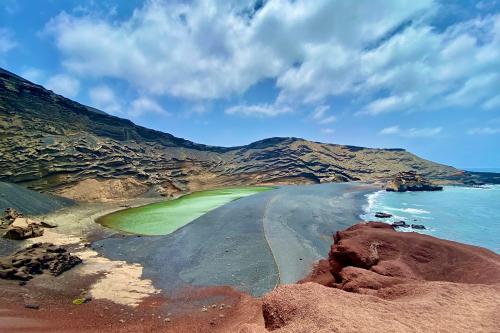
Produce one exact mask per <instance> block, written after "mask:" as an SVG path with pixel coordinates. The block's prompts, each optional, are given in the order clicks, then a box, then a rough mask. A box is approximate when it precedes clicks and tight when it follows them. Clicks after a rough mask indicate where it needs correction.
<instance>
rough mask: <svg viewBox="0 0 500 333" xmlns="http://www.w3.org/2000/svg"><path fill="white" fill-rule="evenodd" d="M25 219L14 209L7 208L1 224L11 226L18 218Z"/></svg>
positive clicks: (0, 219) (0, 221) (0, 220)
mask: <svg viewBox="0 0 500 333" xmlns="http://www.w3.org/2000/svg"><path fill="white" fill-rule="evenodd" d="M19 217H23V214H21V213H20V212H18V211H17V210H15V209H14V208H10V207H9V208H5V210H4V212H3V215H2V217H1V218H0V224H11V223H12V222H14V221H15V220H16V219H17V218H19Z"/></svg>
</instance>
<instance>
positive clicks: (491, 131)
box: [467, 127, 500, 135]
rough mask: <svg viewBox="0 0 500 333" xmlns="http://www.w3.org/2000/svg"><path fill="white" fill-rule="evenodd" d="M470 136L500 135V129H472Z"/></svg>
mask: <svg viewBox="0 0 500 333" xmlns="http://www.w3.org/2000/svg"><path fill="white" fill-rule="evenodd" d="M467 133H468V134H470V135H477V134H479V135H493V134H498V133H500V128H493V127H477V128H471V129H470V130H469V131H468V132H467Z"/></svg>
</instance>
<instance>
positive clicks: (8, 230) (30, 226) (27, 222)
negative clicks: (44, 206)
mask: <svg viewBox="0 0 500 333" xmlns="http://www.w3.org/2000/svg"><path fill="white" fill-rule="evenodd" d="M55 227H56V225H54V224H52V223H48V222H44V221H36V220H33V219H30V218H27V217H24V216H23V214H22V213H20V212H18V211H17V210H15V209H14V208H7V209H5V211H4V215H3V216H2V217H1V218H0V234H2V233H3V237H4V238H7V239H12V240H22V239H27V238H34V237H40V236H42V235H43V229H44V228H55Z"/></svg>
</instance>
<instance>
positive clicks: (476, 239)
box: [361, 185, 500, 253]
mask: <svg viewBox="0 0 500 333" xmlns="http://www.w3.org/2000/svg"><path fill="white" fill-rule="evenodd" d="M367 198H368V203H367V205H366V206H365V207H364V211H365V213H364V214H363V215H362V216H361V218H362V219H363V220H366V221H383V222H387V223H392V222H394V221H400V220H405V221H406V223H410V224H411V223H414V224H423V225H424V226H425V227H426V228H427V229H426V230H418V231H417V230H414V229H411V228H407V229H406V228H405V229H403V231H417V232H420V233H423V234H428V235H431V236H435V237H439V238H443V239H448V240H453V241H457V242H461V243H466V244H471V245H476V246H481V247H485V248H487V249H490V250H492V251H494V252H496V253H500V185H487V186H482V187H462V186H445V187H444V190H443V191H436V192H404V193H396V192H386V191H378V192H375V193H372V194H368V195H367ZM376 212H387V213H390V214H392V215H393V217H392V218H389V219H378V218H376V217H375V213H376Z"/></svg>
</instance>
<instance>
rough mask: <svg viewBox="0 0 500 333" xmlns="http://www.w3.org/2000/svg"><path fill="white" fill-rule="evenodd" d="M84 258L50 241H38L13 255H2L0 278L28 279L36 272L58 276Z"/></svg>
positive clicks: (0, 259) (0, 258)
mask: <svg viewBox="0 0 500 333" xmlns="http://www.w3.org/2000/svg"><path fill="white" fill-rule="evenodd" d="M81 262H82V260H81V259H80V258H78V257H76V256H73V255H71V254H69V253H68V252H67V251H66V249H64V248H62V247H60V246H56V245H54V244H50V243H36V244H33V245H31V246H30V247H28V248H25V249H23V250H20V251H18V252H16V253H14V254H12V255H9V256H5V257H0V278H2V279H11V280H22V281H27V280H30V279H32V278H33V276H34V275H36V274H42V273H43V272H45V271H47V272H48V273H50V274H52V275H54V276H58V275H60V274H62V273H64V272H65V271H67V270H69V269H71V268H73V267H74V266H76V265H78V264H80V263H81Z"/></svg>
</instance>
